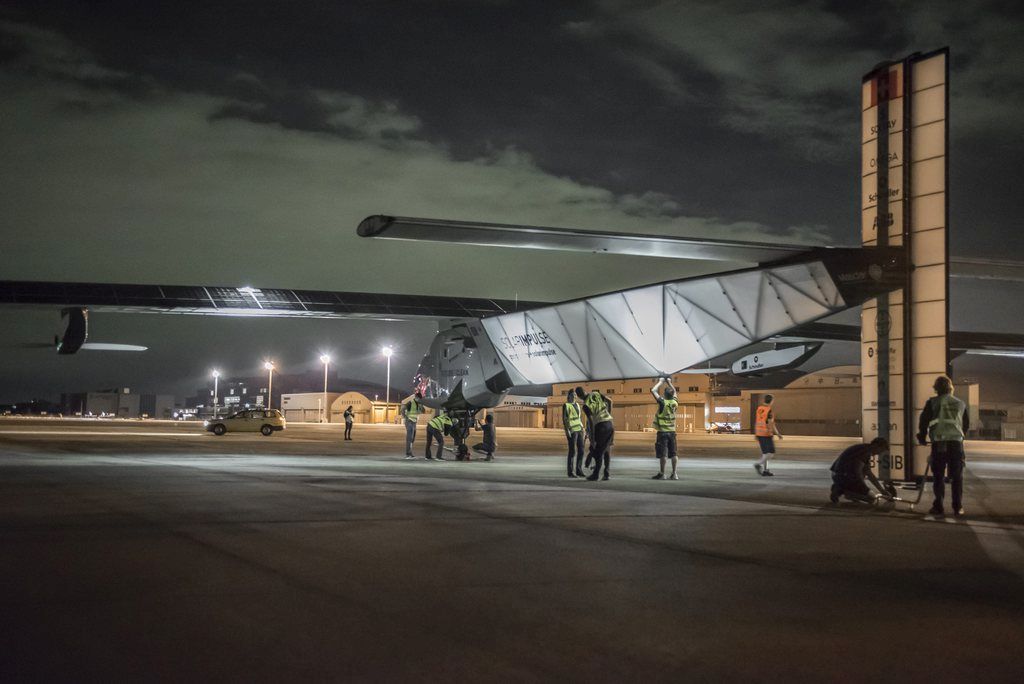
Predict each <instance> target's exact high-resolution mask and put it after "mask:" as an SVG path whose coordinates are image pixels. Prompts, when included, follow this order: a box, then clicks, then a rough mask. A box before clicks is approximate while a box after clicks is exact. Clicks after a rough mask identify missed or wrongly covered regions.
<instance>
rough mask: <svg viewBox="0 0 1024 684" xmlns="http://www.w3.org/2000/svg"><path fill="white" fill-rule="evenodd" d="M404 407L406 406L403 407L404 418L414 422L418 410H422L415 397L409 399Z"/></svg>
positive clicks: (418, 413) (417, 416) (418, 412)
mask: <svg viewBox="0 0 1024 684" xmlns="http://www.w3.org/2000/svg"><path fill="white" fill-rule="evenodd" d="M406 407H407V408H406V409H405V417H406V419H407V420H411V421H412V422H414V423H415V422H416V421H417V420H419V415H420V411H421V410H422V407H420V403H419V402H418V401H416V400H415V399H410V400H409V403H408V404H406Z"/></svg>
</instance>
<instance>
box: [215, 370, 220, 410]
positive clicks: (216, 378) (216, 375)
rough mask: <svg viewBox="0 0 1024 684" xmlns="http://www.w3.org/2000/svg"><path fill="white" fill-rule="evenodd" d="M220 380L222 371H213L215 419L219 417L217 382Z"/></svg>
mask: <svg viewBox="0 0 1024 684" xmlns="http://www.w3.org/2000/svg"><path fill="white" fill-rule="evenodd" d="M219 378H220V371H219V370H215V371H213V417H214V418H216V417H217V380H218V379H219Z"/></svg>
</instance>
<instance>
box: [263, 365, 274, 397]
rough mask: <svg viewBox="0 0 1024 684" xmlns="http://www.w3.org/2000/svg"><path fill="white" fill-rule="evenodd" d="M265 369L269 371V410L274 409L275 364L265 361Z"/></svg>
mask: <svg viewBox="0 0 1024 684" xmlns="http://www.w3.org/2000/svg"><path fill="white" fill-rule="evenodd" d="M263 367H264V368H266V369H267V408H268V409H271V408H274V362H273V361H265V362H264V363H263Z"/></svg>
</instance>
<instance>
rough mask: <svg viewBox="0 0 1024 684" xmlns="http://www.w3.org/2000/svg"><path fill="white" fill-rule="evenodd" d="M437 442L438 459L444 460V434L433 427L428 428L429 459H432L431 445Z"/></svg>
mask: <svg viewBox="0 0 1024 684" xmlns="http://www.w3.org/2000/svg"><path fill="white" fill-rule="evenodd" d="M434 440H437V457H438V458H444V433H443V432H441V431H440V430H438V429H437V428H436V427H433V426H432V425H428V426H427V458H431V455H430V445H431V443H432V442H433V441H434Z"/></svg>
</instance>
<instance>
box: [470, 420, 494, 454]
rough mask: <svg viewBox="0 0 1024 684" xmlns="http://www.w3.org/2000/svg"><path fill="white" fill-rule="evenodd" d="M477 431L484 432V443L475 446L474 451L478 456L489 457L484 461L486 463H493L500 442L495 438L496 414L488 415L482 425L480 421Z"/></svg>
mask: <svg viewBox="0 0 1024 684" xmlns="http://www.w3.org/2000/svg"><path fill="white" fill-rule="evenodd" d="M476 429H477V430H482V431H483V433H484V441H483V442H481V443H479V444H474V445H473V451H475V452H477V453H478V454H485V455H486V456H487V458H485V459H484V460H485V461H493V460H494V451H495V450H496V449H497V448H498V442H497V440H495V438H494V414H493V413H488V414H487V417H486V418H484V422H483V423H482V424H481V423H480V421H477V422H476Z"/></svg>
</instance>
